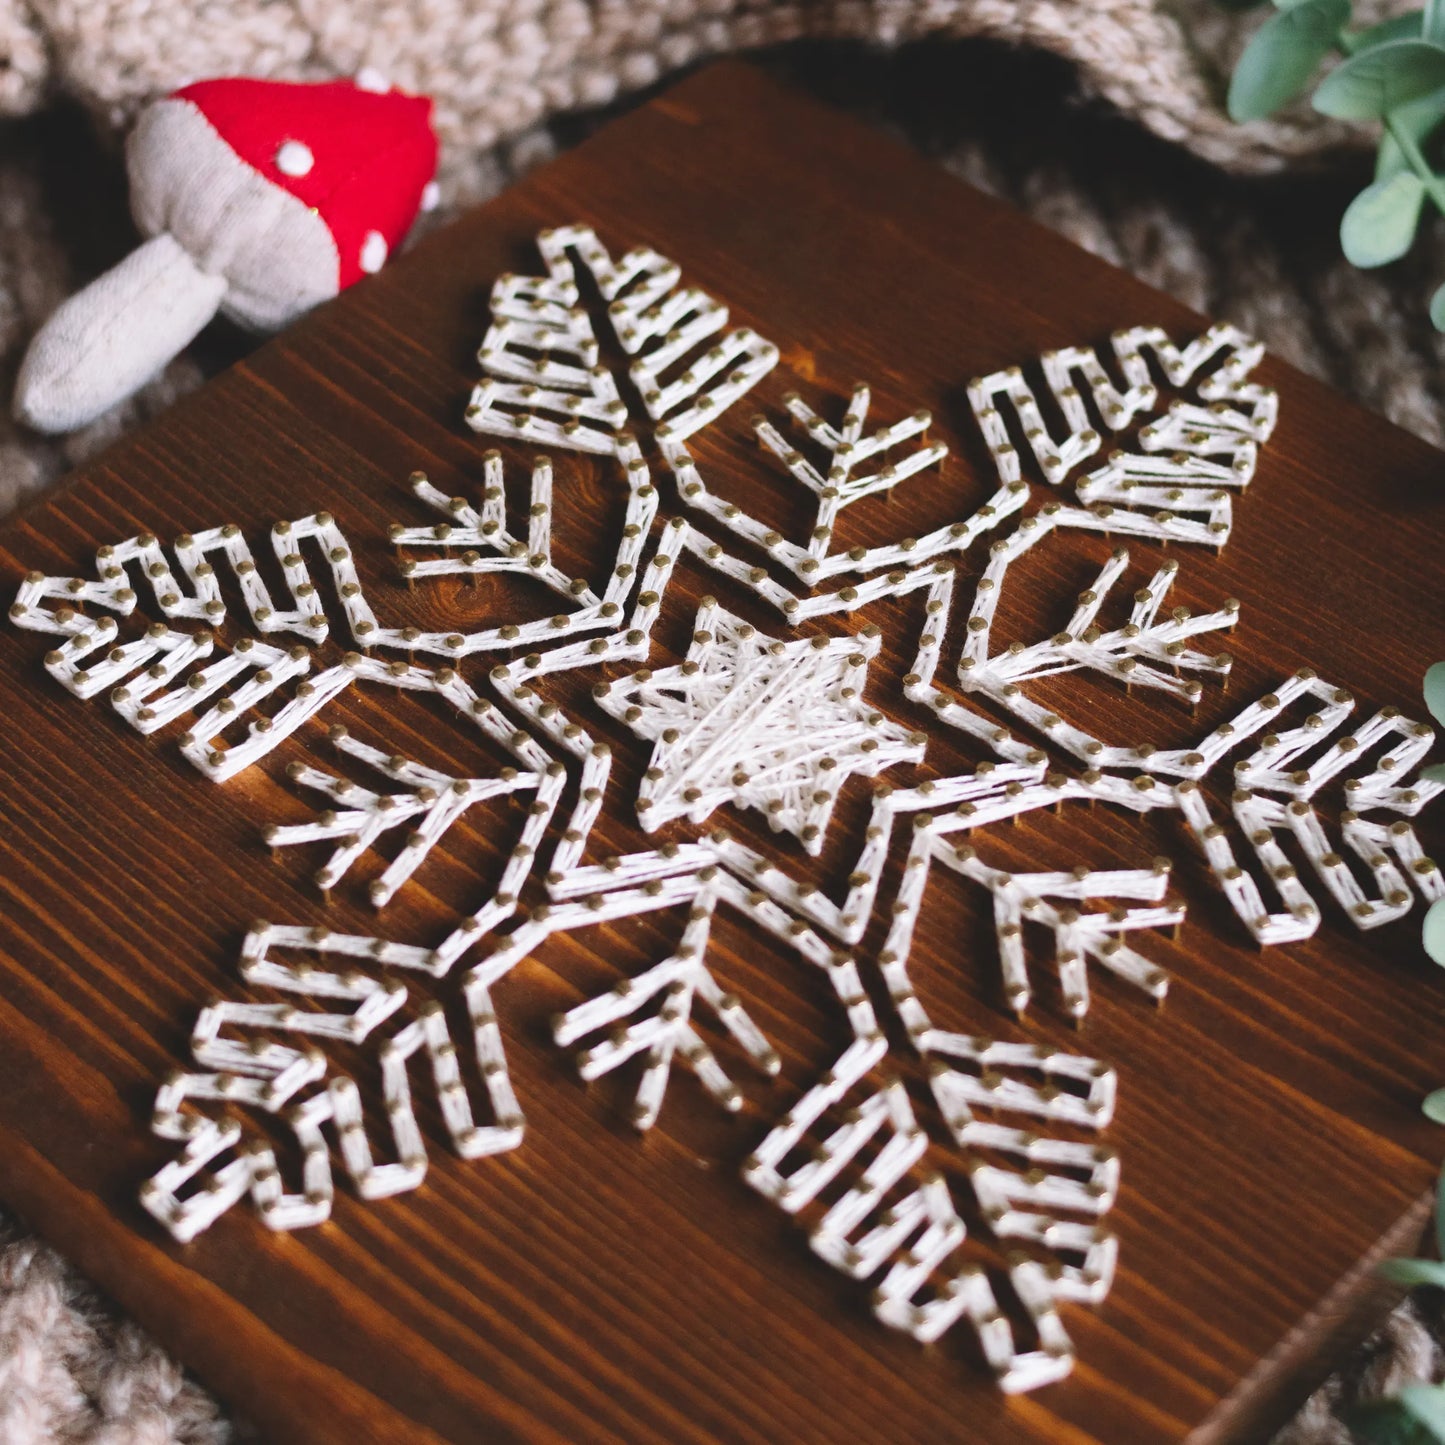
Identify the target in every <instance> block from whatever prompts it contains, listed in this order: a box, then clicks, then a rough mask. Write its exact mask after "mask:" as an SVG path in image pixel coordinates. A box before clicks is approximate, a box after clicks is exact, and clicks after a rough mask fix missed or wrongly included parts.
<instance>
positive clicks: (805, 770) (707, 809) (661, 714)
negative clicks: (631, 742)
mask: <svg viewBox="0 0 1445 1445" xmlns="http://www.w3.org/2000/svg"><path fill="white" fill-rule="evenodd" d="M881 641H882V640H881V638H880V637H879V636H878V635H877V634H876V632H875V633H874V634H873V635H871V636H869V635H861V636H857V637H832V638H828V637H813V638H809V639H806V640H804V641H797V642H780V641H778V640H777V639H775V638H772V637H769V636H767V635H766V634H765V633H761V632H759V631H757V629H756V628H754V627H752V626H750V625H749V624H748V623H746V622H744V621H743V620H742V619H741V618H739V617H735V616H734V615H733V614H732V613H730V612H728V611H726V610H725V609H724V608H722V607H720V606H718V604H717V603H716V602H714V601H712V600H711V599H704V601H703V603H702V605H701V607H700V608H699V609H698V613H697V617H696V619H695V622H694V630H693V640H692V645H691V646H690V647H689V648H688V653H687V660H686V661H685V662H684V663H682V664H681V665H680V666H678V667H669V668H664V669H662V670H661V671H659V672H651V671H648V670H646V669H644V670H642V671H640V672H636V673H633V674H632V676H631V677H630V678H626V679H624V680H622V681H620V682H617V683H614V684H613V685H612V686H611V687H610V688H609V689H608V691H607V693H606V695H605V696H604V697H603V698H602V699H601V701H602V704H603V706H604V707H606V708H607V710H608V711H609V712H611V713H612V714H613V715H614V716H616V717H620V718H621V719H622V720H623V721H624V722H626V723H627V724H628V726H629V727H631V728H632V730H633V731H634V732H635V733H636V734H637V735H638V736H639V737H645V738H652V739H654V741H655V746H654V748H653V752H652V762H651V766H650V767H649V768H648V769H647V772H646V775H645V776H644V778H643V781H642V785H641V787H640V788H639V790H638V799H637V809H638V817H639V819H640V820H641V822H642V826H643V827H644V828H645V829H647V831H649V832H651V831H653V830H654V829H656V828H658V827H659V826H661V825H662V824H663V823H666V822H669V821H670V820H672V819H673V818H679V817H686V818H688V819H690V820H691V821H692V822H694V823H700V822H702V821H703V820H704V819H706V818H707V817H708V815H709V814H710V813H712V811H713V810H714V809H715V808H717V807H718V806H719V805H721V804H723V803H733V804H735V805H736V806H738V807H742V808H754V809H756V810H757V811H759V812H761V813H762V814H763V815H764V817H766V818H767V820H768V822H769V824H770V825H771V826H772V828H773V831H774V832H783V831H786V832H789V833H793V834H796V835H797V837H798V838H799V839H800V840H801V841H802V843H803V846H804V847H805V848H806V849H807V851H808V852H809V853H813V854H816V853H818V852H819V851H820V850H821V848H822V846H823V834H824V832H825V831H826V830H827V827H828V820H829V819H830V818H831V817H832V814H833V806H834V804H835V802H836V801H837V797H838V791H839V789H840V788H841V787H842V785H843V783H844V782H845V780H846V779H848V778H850V777H852V776H853V775H854V774H861V775H862V776H864V777H877V776H878V774H879V773H881V772H883V771H884V769H885V768H890V767H892V766H893V765H894V764H895V763H903V762H918V761H919V760H920V759H921V758H922V757H923V752H924V746H925V743H924V740H923V739H922V738H921V737H920V736H919V735H918V734H915V733H910V732H908V731H906V730H905V729H903V728H901V727H899V726H898V725H897V724H896V723H893V722H890V721H889V720H888V719H887V718H885V717H884V716H883V714H882V713H880V712H878V711H877V710H876V709H875V708H873V707H870V706H869V705H868V703H866V702H865V701H864V698H863V689H864V684H865V682H866V680H867V675H868V663H869V661H870V660H871V659H872V658H873V657H874V656H876V654H877V652H878V649H879V647H880V646H881Z"/></svg>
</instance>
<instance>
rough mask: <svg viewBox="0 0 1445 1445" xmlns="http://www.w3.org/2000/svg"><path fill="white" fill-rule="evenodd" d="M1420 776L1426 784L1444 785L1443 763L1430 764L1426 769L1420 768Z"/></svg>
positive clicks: (1444, 769) (1444, 772) (1444, 770)
mask: <svg viewBox="0 0 1445 1445" xmlns="http://www.w3.org/2000/svg"><path fill="white" fill-rule="evenodd" d="M1420 776H1421V777H1422V778H1424V779H1425V781H1426V782H1427V783H1445V763H1431V764H1430V766H1429V767H1428V768H1421V769H1420Z"/></svg>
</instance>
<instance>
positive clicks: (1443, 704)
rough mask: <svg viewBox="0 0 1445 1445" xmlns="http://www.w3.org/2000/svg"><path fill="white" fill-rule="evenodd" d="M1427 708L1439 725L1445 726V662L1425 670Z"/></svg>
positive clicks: (1437, 663)
mask: <svg viewBox="0 0 1445 1445" xmlns="http://www.w3.org/2000/svg"><path fill="white" fill-rule="evenodd" d="M1424 692H1425V706H1426V707H1428V708H1429V709H1430V715H1431V716H1432V717H1433V718H1434V719H1435V721H1436V722H1437V723H1440V724H1442V725H1445V662H1436V663H1432V664H1431V666H1429V667H1427V668H1426V669H1425V686H1424Z"/></svg>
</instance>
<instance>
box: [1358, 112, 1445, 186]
mask: <svg viewBox="0 0 1445 1445" xmlns="http://www.w3.org/2000/svg"><path fill="white" fill-rule="evenodd" d="M1442 120H1445V90H1434V91H1431V92H1430V94H1429V95H1422V96H1421V97H1420V99H1419V100H1412V101H1410V102H1409V104H1407V105H1401V106H1396V108H1395V109H1394V110H1392V111H1391V112H1390V125H1389V129H1387V130H1386V131H1385V133H1384V134H1383V135H1382V136H1381V137H1380V150H1379V154H1378V155H1377V156H1376V157H1375V179H1376V180H1377V181H1383V180H1386V179H1388V178H1389V177H1390V176H1392V175H1394V174H1395V172H1396V171H1405V170H1409V169H1410V162H1409V160H1408V159H1406V156H1405V152H1404V151H1402V150H1401V149H1400V143H1399V141H1397V140H1396V139H1395V135H1394V133H1395V132H1396V131H1402V132H1404V134H1405V135H1406V136H1408V137H1409V139H1411V140H1413V141H1414V142H1415V144H1416V145H1417V146H1423V145H1424V144H1425V143H1426V141H1428V140H1429V139H1430V137H1431V135H1432V134H1433V133H1434V131H1435V130H1436V128H1437V127H1438V126H1439V124H1440V122H1441V121H1442Z"/></svg>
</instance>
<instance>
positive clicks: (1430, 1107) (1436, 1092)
mask: <svg viewBox="0 0 1445 1445" xmlns="http://www.w3.org/2000/svg"><path fill="white" fill-rule="evenodd" d="M1420 1112H1421V1113H1422V1114H1423V1115H1424V1116H1425V1117H1426V1118H1427V1119H1428V1120H1429V1121H1430V1122H1431V1123H1432V1124H1445V1089H1432V1090H1431V1091H1430V1092H1429V1093H1428V1094H1426V1095H1425V1098H1424V1100H1423V1101H1422V1102H1421V1104H1420Z"/></svg>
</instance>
